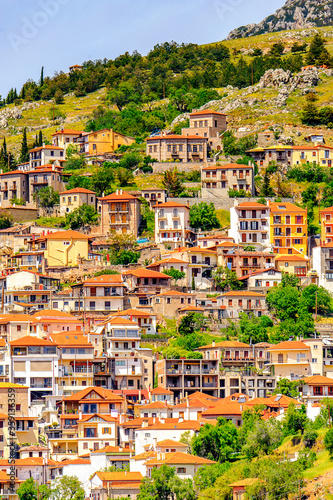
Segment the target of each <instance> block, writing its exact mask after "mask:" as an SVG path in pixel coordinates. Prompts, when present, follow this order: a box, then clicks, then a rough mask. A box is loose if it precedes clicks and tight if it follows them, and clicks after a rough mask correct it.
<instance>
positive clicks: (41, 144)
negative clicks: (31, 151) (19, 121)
mask: <svg viewBox="0 0 333 500" xmlns="http://www.w3.org/2000/svg"><path fill="white" fill-rule="evenodd" d="M42 146H43V133H42V131H41V130H40V131H39V135H38V147H39V148H40V147H42Z"/></svg>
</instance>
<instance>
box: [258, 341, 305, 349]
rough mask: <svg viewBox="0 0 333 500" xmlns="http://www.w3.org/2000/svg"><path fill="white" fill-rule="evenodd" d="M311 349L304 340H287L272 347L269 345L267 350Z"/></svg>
mask: <svg viewBox="0 0 333 500" xmlns="http://www.w3.org/2000/svg"><path fill="white" fill-rule="evenodd" d="M304 349H306V350H310V347H309V346H308V345H306V344H305V343H304V342H302V341H301V340H286V341H285V342H280V343H279V344H276V345H274V346H272V347H269V348H268V349H267V350H268V351H281V350H288V351H293V350H297V351H299V350H304Z"/></svg>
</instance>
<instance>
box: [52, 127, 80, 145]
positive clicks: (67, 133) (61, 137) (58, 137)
mask: <svg viewBox="0 0 333 500" xmlns="http://www.w3.org/2000/svg"><path fill="white" fill-rule="evenodd" d="M81 134H82V132H80V131H79V130H73V129H68V128H62V129H61V130H56V131H55V133H54V134H52V144H53V145H54V146H59V147H60V148H64V149H67V147H68V146H69V144H71V145H76V144H77V142H78V139H79V137H80V136H81Z"/></svg>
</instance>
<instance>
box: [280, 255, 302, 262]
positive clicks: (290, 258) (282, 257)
mask: <svg viewBox="0 0 333 500" xmlns="http://www.w3.org/2000/svg"><path fill="white" fill-rule="evenodd" d="M280 260H285V261H287V262H288V261H290V262H291V261H298V260H305V261H308V260H309V259H308V257H305V256H304V255H301V254H299V255H292V254H291V255H289V254H283V255H276V257H275V261H280Z"/></svg>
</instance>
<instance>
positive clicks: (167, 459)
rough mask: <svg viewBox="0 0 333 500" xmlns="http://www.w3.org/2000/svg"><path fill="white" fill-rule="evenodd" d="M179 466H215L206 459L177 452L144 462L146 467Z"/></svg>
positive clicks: (211, 461)
mask: <svg viewBox="0 0 333 500" xmlns="http://www.w3.org/2000/svg"><path fill="white" fill-rule="evenodd" d="M164 464H166V465H169V466H170V465H171V466H172V465H181V464H192V465H212V464H216V462H214V461H213V460H208V458H203V457H199V456H197V455H190V454H189V453H183V452H181V451H177V452H175V453H165V456H164V457H163V458H159V459H158V458H157V457H156V458H152V459H150V460H148V461H147V462H146V464H145V465H146V466H150V467H152V466H155V465H164Z"/></svg>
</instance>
